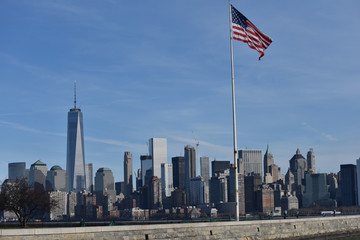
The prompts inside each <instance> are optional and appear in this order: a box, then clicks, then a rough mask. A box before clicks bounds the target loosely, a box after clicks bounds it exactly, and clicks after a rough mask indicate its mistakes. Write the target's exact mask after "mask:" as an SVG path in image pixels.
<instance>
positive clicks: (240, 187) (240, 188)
mask: <svg viewBox="0 0 360 240" xmlns="http://www.w3.org/2000/svg"><path fill="white" fill-rule="evenodd" d="M235 172H236V173H237V174H238V195H239V198H238V202H239V213H240V215H245V183H244V175H243V174H240V173H238V171H235V165H234V164H231V165H230V175H229V177H228V187H229V190H228V194H229V196H228V200H229V202H236V193H235V189H236V188H235V183H236V182H235Z"/></svg>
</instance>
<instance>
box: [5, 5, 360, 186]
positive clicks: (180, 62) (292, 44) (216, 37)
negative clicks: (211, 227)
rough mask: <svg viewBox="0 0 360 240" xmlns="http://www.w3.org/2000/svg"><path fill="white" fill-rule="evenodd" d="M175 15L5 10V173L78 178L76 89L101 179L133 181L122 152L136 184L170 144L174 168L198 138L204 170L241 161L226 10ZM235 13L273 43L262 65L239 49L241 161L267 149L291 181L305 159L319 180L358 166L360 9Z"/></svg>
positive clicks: (185, 10) (183, 9)
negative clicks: (40, 167)
mask: <svg viewBox="0 0 360 240" xmlns="http://www.w3.org/2000/svg"><path fill="white" fill-rule="evenodd" d="M85 3H86V4H85ZM164 3H165V1H160V2H157V3H142V5H139V3H128V2H126V3H122V2H121V3H119V2H118V3H117V2H113V1H105V3H104V2H102V3H98V2H96V1H90V2H85V1H78V2H72V1H62V2H57V3H55V2H48V1H32V2H27V1H17V2H13V1H3V2H2V3H1V8H0V18H1V21H0V22H1V25H0V29H2V31H3V37H2V38H1V39H0V46H1V47H0V62H1V64H2V70H1V71H0V77H1V88H0V109H1V110H0V132H1V134H0V143H1V144H0V163H1V164H3V165H5V164H6V166H7V164H8V163H11V162H26V163H27V168H29V167H30V165H31V164H33V163H34V162H36V161H37V160H39V159H40V160H41V161H43V162H46V163H47V165H48V167H49V168H50V167H52V166H54V165H59V166H61V167H62V168H63V169H66V124H67V119H66V117H67V116H66V113H67V111H68V109H69V108H70V107H71V106H72V103H73V102H72V99H73V96H72V94H73V92H72V87H73V85H72V84H73V82H74V81H77V86H78V91H77V94H78V98H77V99H78V102H77V104H78V106H79V107H80V108H81V109H82V112H83V115H84V145H85V149H84V151H85V154H84V155H85V156H86V159H85V163H93V171H94V175H95V172H96V170H97V169H99V168H102V167H104V168H106V167H110V168H111V169H112V171H113V174H114V177H115V181H123V172H124V170H123V155H124V152H126V151H129V152H131V153H132V162H133V171H136V170H137V169H138V168H140V155H147V154H149V153H148V146H147V142H148V139H150V138H166V139H167V162H168V163H171V158H172V157H175V156H183V155H184V146H186V145H191V146H193V147H195V139H194V136H193V133H192V132H194V135H195V136H196V140H197V141H199V143H200V144H199V153H197V160H198V159H200V157H202V156H207V157H209V159H210V161H212V160H214V158H215V159H217V160H228V161H232V159H233V157H232V122H231V121H232V115H231V85H230V80H231V79H230V58H229V55H230V53H229V16H228V4H227V2H217V1H198V2H196V3H194V2H192V1H188V0H186V1H181V3H180V2H171V3H168V2H166V4H164ZM232 4H233V5H234V6H235V7H236V8H237V9H238V10H239V11H240V12H241V13H243V14H244V15H245V16H246V17H248V18H249V19H250V20H251V21H252V22H253V23H254V24H255V25H256V26H257V27H259V28H260V29H261V30H262V31H264V33H266V34H267V35H269V36H270V37H271V38H272V39H273V43H272V44H271V45H270V46H269V48H268V49H267V50H266V51H265V56H264V57H263V58H262V60H261V61H258V53H257V52H256V51H254V50H252V49H249V48H248V46H247V45H246V44H244V43H240V42H236V43H234V63H235V89H236V112H237V129H238V136H237V140H238V149H239V150H240V149H259V150H262V152H263V153H265V150H266V145H267V144H269V146H270V149H271V152H272V154H273V157H274V161H275V162H276V164H277V165H279V167H281V170H282V173H283V174H285V173H286V171H287V168H288V165H289V160H290V159H291V157H292V156H293V155H294V153H295V152H296V149H297V148H299V149H300V151H301V153H302V154H303V155H306V152H307V151H308V150H309V149H310V148H312V149H314V154H315V156H316V171H317V172H321V173H328V172H338V171H340V167H339V166H340V164H346V163H349V164H355V162H356V159H358V158H359V155H360V153H359V150H358V149H359V148H358V146H359V144H360V140H359V139H358V137H357V136H358V135H359V132H360V130H358V128H357V123H358V122H359V121H358V119H359V118H360V113H358V112H359V111H357V103H358V102H359V100H360V96H359V95H358V91H357V89H358V87H359V81H358V77H359V75H360V70H359V68H358V67H357V64H356V62H357V56H358V55H359V53H360V50H359V49H358V47H357V45H356V41H354V39H358V37H359V36H360V33H359V31H354V29H357V26H358V24H359V23H360V16H359V14H358V12H359V10H360V3H359V2H358V1H347V2H345V3H342V4H339V3H338V1H317V2H315V3H314V2H311V1H308V2H307V4H306V2H305V3H304V2H303V1H302V2H291V3H290V2H287V1H279V2H277V3H270V2H266V1H260V2H256V3H255V2H253V1H250V0H248V1H242V2H241V4H240V2H238V1H233V2H232ZM165 6H166V8H165ZM309 6H311V7H310V8H309ZM168 8H169V9H171V11H169V10H168ZM149 9H150V10H149ZM200 9H201V11H200ZM15 11H16V12H17V13H18V14H17V15H16V16H15V15H14V14H12V13H13V12H15ZM134 13H136V18H134V17H135V16H134V15H135V14H134ZM145 21H146V24H143V23H144V22H145ZM171 28H173V29H171ZM344 39H345V40H344ZM346 39H347V40H346ZM196 164H197V165H198V167H197V174H196V175H199V171H200V170H199V169H200V168H199V163H198V162H197V163H196ZM6 177H7V169H6V168H4V169H0V180H4V179H5V178H6Z"/></svg>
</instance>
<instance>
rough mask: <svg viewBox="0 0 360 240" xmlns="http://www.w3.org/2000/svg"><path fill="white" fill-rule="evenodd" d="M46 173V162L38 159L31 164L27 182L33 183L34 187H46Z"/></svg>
mask: <svg viewBox="0 0 360 240" xmlns="http://www.w3.org/2000/svg"><path fill="white" fill-rule="evenodd" d="M46 175H47V167H46V164H45V163H43V162H42V161H40V160H38V161H36V162H34V163H33V164H31V167H30V174H29V183H30V184H34V188H38V189H43V190H45V189H46Z"/></svg>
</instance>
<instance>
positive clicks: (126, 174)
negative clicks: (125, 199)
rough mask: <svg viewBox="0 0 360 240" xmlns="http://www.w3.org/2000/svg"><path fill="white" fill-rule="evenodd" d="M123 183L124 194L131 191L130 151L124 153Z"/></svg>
mask: <svg viewBox="0 0 360 240" xmlns="http://www.w3.org/2000/svg"><path fill="white" fill-rule="evenodd" d="M124 184H125V196H130V194H131V193H132V192H133V175H132V156H131V153H130V152H125V153H124Z"/></svg>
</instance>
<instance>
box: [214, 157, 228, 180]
mask: <svg viewBox="0 0 360 240" xmlns="http://www.w3.org/2000/svg"><path fill="white" fill-rule="evenodd" d="M229 169H230V161H217V160H214V161H212V162H211V177H215V176H216V175H217V174H219V173H224V172H225V171H226V170H229Z"/></svg>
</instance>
